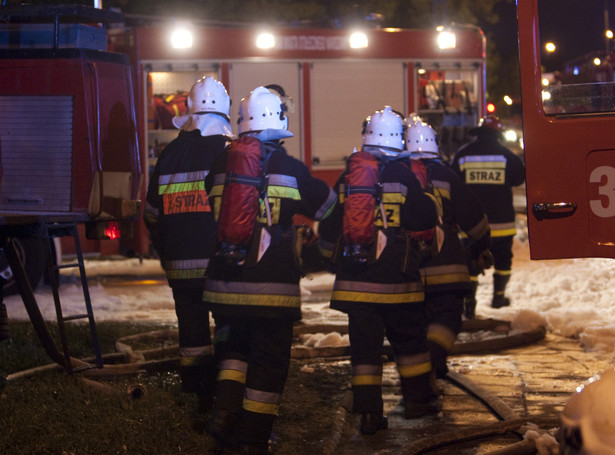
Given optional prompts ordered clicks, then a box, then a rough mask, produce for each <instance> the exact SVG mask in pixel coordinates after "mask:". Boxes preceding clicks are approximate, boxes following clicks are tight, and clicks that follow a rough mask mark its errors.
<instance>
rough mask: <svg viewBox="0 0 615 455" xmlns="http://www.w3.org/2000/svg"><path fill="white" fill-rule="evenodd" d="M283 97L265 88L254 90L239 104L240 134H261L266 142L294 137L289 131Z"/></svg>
mask: <svg viewBox="0 0 615 455" xmlns="http://www.w3.org/2000/svg"><path fill="white" fill-rule="evenodd" d="M280 90H281V89H280ZM283 96H284V95H283V94H280V95H278V94H276V93H275V91H273V90H270V89H269V88H267V87H263V86H261V87H256V88H255V89H254V90H252V91H251V92H250V94H249V95H248V96H246V97H245V98H243V99H242V100H241V103H239V118H238V119H237V123H238V132H239V134H240V135H242V134H248V133H259V137H261V136H262V137H265V139H266V140H275V139H282V138H284V137H291V136H293V134H292V133H291V132H290V131H288V116H287V115H286V111H287V106H286V103H285V102H284V101H283V99H282V98H283ZM261 132H262V133H264V136H263V135H262V134H260V133H261Z"/></svg>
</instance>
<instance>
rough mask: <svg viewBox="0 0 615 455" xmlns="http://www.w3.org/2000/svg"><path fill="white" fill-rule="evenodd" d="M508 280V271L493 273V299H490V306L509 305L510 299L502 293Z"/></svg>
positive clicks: (500, 306)
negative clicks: (506, 272) (505, 272)
mask: <svg viewBox="0 0 615 455" xmlns="http://www.w3.org/2000/svg"><path fill="white" fill-rule="evenodd" d="M509 280H510V271H508V274H506V275H505V274H502V273H498V272H497V271H496V272H495V273H494V274H493V300H492V301H491V308H502V307H505V306H509V305H510V300H509V299H508V298H507V297H506V296H505V295H504V294H505V292H506V285H507V284H508V281H509Z"/></svg>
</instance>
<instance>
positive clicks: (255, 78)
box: [110, 21, 485, 254]
mask: <svg viewBox="0 0 615 455" xmlns="http://www.w3.org/2000/svg"><path fill="white" fill-rule="evenodd" d="M182 27H183V28H182ZM174 32H175V33H176V34H177V33H183V36H184V37H191V41H190V42H189V43H188V44H186V43H184V44H181V43H177V42H176V43H175V47H173V44H172V40H171V39H172V37H173V36H174V35H173V33H174ZM442 32H443V35H440V32H439V31H437V30H401V29H367V30H362V31H361V32H360V33H359V31H357V30H333V29H305V28H280V27H278V28H271V29H262V28H260V27H237V26H234V27H221V26H208V25H206V24H201V25H198V24H192V25H188V24H185V23H184V24H180V23H172V22H171V21H168V22H166V23H159V24H151V25H138V26H127V27H126V28H125V29H124V30H120V31H117V32H116V33H110V47H111V48H112V49H113V50H115V51H118V52H122V53H125V54H127V55H129V56H130V59H131V62H132V64H133V67H134V69H135V71H136V93H137V106H138V109H137V128H138V131H139V139H140V144H142V147H141V149H142V159H143V164H144V168H143V172H144V175H146V176H147V173H148V172H147V169H148V167H151V166H153V165H154V163H155V159H156V158H155V157H156V155H157V153H158V152H159V151H160V149H161V148H162V147H164V145H165V144H166V143H168V142H169V141H170V140H172V139H173V138H174V137H176V135H177V130H176V129H175V128H173V127H172V125H169V124H168V119H170V118H171V117H172V115H173V114H175V113H176V112H179V111H180V110H181V109H182V108H183V107H184V106H183V99H184V98H183V96H184V95H185V92H186V91H187V90H189V89H190V87H191V86H192V84H193V83H194V82H195V81H196V80H197V79H199V78H201V77H203V76H205V75H208V76H213V77H215V78H217V79H218V80H220V81H222V82H223V83H224V85H225V86H226V87H227V89H228V91H229V94H230V96H231V99H232V105H231V118H232V119H236V118H237V109H238V106H239V101H240V100H241V98H242V97H244V96H246V95H247V94H248V93H249V92H250V91H251V90H252V89H254V88H255V87H257V86H259V85H267V84H271V83H275V84H278V85H280V86H282V87H283V88H284V90H285V92H286V94H287V95H288V96H290V98H291V100H292V102H291V104H292V110H291V112H290V130H291V131H292V132H293V133H294V134H295V137H294V138H292V139H289V140H287V141H286V146H287V148H288V151H289V153H290V154H291V155H293V156H295V157H296V158H299V159H300V160H302V161H304V162H305V163H306V164H307V165H308V166H309V167H310V169H311V170H312V172H313V173H314V174H315V175H316V176H318V177H320V178H323V179H324V180H326V181H328V182H329V183H333V182H334V181H335V179H336V178H337V176H338V175H339V173H340V171H341V170H342V169H343V167H344V163H345V159H346V157H347V156H348V155H350V153H352V150H353V147H358V146H360V144H361V127H362V124H363V121H364V120H365V118H366V117H367V116H368V115H370V114H371V113H373V112H374V111H375V110H377V109H381V108H383V107H384V106H385V105H390V106H392V107H393V109H395V110H397V111H399V112H401V113H403V114H407V113H409V112H418V113H419V114H420V115H421V116H422V117H423V118H425V119H426V120H428V121H429V122H430V123H431V124H432V125H434V127H436V128H437V129H438V130H439V132H440V135H441V139H442V150H443V151H444V153H447V154H452V153H454V152H455V151H456V150H457V148H458V147H459V146H460V145H461V144H462V143H463V142H464V141H465V140H466V133H467V130H468V129H469V128H471V127H473V126H475V125H476V124H477V122H478V119H479V118H480V117H481V116H482V115H483V114H484V106H485V37H484V35H483V33H482V31H481V30H480V29H478V28H477V27H474V26H456V27H453V28H451V29H449V30H442ZM357 33H358V34H357ZM441 36H443V37H447V38H448V41H446V42H445V43H443V42H442V41H440V42H439V41H438V39H439V37H441ZM233 123H234V122H233ZM144 180H145V183H146V184H147V177H146V179H144ZM145 188H146V185H144V186H143V191H145ZM143 197H144V193H142V198H143ZM136 234H137V236H136V240H137V241H138V244H137V245H135V246H134V248H135V250H136V251H138V252H139V253H140V254H148V241H147V235H146V233H145V229H144V228H143V226H139V227H138V228H137V229H136Z"/></svg>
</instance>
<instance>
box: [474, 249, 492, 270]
mask: <svg viewBox="0 0 615 455" xmlns="http://www.w3.org/2000/svg"><path fill="white" fill-rule="evenodd" d="M474 264H475V265H476V269H477V270H478V273H480V274H483V273H484V271H485V270H487V269H489V268H491V267H492V266H493V255H492V254H491V251H489V250H483V251H481V252H480V253H478V257H477V258H476V259H475V260H474Z"/></svg>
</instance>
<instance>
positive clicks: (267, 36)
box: [256, 33, 275, 49]
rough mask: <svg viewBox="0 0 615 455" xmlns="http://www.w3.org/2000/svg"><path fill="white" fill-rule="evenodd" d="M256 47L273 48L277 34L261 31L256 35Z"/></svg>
mask: <svg viewBox="0 0 615 455" xmlns="http://www.w3.org/2000/svg"><path fill="white" fill-rule="evenodd" d="M256 47H258V48H259V49H273V48H274V47H275V36H273V35H272V34H271V33H261V34H259V35H258V36H257V37H256Z"/></svg>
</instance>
